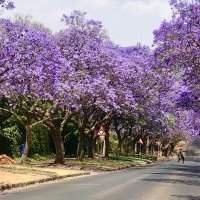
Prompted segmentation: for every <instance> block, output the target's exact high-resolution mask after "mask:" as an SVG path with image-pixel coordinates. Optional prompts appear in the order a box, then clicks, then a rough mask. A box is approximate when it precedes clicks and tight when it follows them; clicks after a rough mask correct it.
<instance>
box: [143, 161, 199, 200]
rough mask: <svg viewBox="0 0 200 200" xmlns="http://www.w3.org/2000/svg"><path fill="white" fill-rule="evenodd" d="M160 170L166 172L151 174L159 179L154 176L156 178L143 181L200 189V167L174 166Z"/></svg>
mask: <svg viewBox="0 0 200 200" xmlns="http://www.w3.org/2000/svg"><path fill="white" fill-rule="evenodd" d="M160 169H161V170H164V171H163V172H162V171H161V172H153V173H151V174H153V175H157V177H156V176H154V177H155V178H154V177H153V178H151V177H149V178H145V179H143V181H148V182H158V183H169V184H184V185H188V186H197V187H200V165H195V166H192V165H176V164H173V165H170V166H169V167H163V168H160ZM162 175H163V177H162ZM170 177H171V178H170ZM194 200H196V199H194ZM199 200H200V199H199Z"/></svg>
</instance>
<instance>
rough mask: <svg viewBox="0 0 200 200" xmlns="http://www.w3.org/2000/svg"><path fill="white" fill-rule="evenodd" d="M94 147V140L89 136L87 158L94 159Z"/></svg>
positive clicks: (92, 135) (92, 136)
mask: <svg viewBox="0 0 200 200" xmlns="http://www.w3.org/2000/svg"><path fill="white" fill-rule="evenodd" d="M95 146H96V139H95V137H94V134H91V136H90V141H89V147H88V157H89V158H94V157H95Z"/></svg>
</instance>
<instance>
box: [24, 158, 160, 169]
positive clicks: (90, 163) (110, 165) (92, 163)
mask: <svg viewBox="0 0 200 200" xmlns="http://www.w3.org/2000/svg"><path fill="white" fill-rule="evenodd" d="M155 160H156V157H153V156H147V155H134V156H110V157H109V159H89V158H85V159H83V160H82V161H80V160H77V159H76V158H66V159H65V162H64V165H56V164H54V159H53V157H52V156H48V157H40V156H34V157H33V158H29V159H28V162H27V164H28V165H31V166H37V167H55V166H56V167H59V168H71V169H82V170H93V171H111V170H118V169H123V168H128V167H137V166H144V165H146V164H151V163H152V162H153V161H155Z"/></svg>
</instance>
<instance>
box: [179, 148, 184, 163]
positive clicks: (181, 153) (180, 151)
mask: <svg viewBox="0 0 200 200" xmlns="http://www.w3.org/2000/svg"><path fill="white" fill-rule="evenodd" d="M181 160H182V162H183V164H184V162H185V157H184V155H183V151H182V149H180V150H179V152H178V162H180V161H181Z"/></svg>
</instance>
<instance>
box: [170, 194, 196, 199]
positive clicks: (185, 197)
mask: <svg viewBox="0 0 200 200" xmlns="http://www.w3.org/2000/svg"><path fill="white" fill-rule="evenodd" d="M172 197H176V198H178V199H185V200H200V196H192V195H172Z"/></svg>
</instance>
